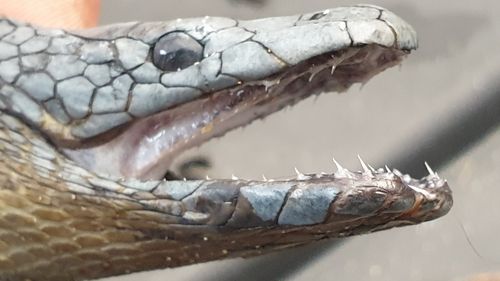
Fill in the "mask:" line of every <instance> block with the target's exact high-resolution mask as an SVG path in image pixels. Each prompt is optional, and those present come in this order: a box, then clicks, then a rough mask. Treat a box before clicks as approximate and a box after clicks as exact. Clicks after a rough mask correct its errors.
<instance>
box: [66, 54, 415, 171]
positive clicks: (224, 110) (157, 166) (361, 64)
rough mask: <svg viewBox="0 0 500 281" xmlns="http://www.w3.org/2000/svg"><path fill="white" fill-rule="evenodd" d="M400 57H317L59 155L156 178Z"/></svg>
mask: <svg viewBox="0 0 500 281" xmlns="http://www.w3.org/2000/svg"><path fill="white" fill-rule="evenodd" d="M404 56H406V52H405V51H402V50H398V49H394V48H386V47H381V46H378V45H366V46H363V47H352V48H348V49H345V50H342V51H337V52H332V53H328V54H323V55H320V56H317V57H314V58H311V59H309V60H306V61H304V62H302V63H300V64H297V65H295V66H292V67H289V68H288V69H286V70H284V71H283V72H281V73H278V74H275V75H272V76H270V77H267V78H266V79H263V80H259V81H251V82H245V83H242V84H241V85H238V86H235V87H232V88H228V89H224V90H220V91H216V92H213V93H210V94H207V95H204V96H202V97H200V98H198V99H195V100H192V101H190V102H187V103H184V104H180V105H178V106H176V107H174V108H171V109H168V110H164V111H162V112H159V113H156V114H154V115H151V116H148V117H144V118H141V119H138V120H136V121H134V122H132V123H130V124H127V125H125V126H123V127H121V128H119V129H117V130H114V131H111V132H109V133H107V134H106V135H104V136H99V137H97V138H94V139H90V140H88V141H86V142H84V143H82V146H81V147H78V148H76V149H75V148H65V149H64V151H65V153H66V154H67V155H68V156H70V157H71V158H72V159H73V160H75V161H77V162H79V163H80V165H83V166H84V167H86V168H88V169H89V170H93V171H99V173H103V174H106V175H112V176H117V177H122V178H136V179H142V180H150V179H161V178H162V177H163V176H164V175H165V172H166V171H167V170H168V169H169V167H170V165H171V163H172V161H173V160H174V158H175V157H176V156H177V155H178V154H180V153H181V152H183V151H185V150H187V149H189V148H192V147H195V146H199V145H200V144H202V143H203V142H206V141H207V140H210V139H212V138H214V137H218V136H222V135H224V134H225V133H226V132H228V131H230V130H232V129H234V128H237V127H241V126H244V125H246V124H249V123H250V122H252V121H253V120H256V119H259V118H263V117H265V116H267V115H269V114H271V113H273V112H275V111H278V110H280V109H281V108H283V107H285V106H288V105H293V104H295V103H297V102H298V101H300V100H302V99H304V98H306V97H309V96H311V95H313V94H320V93H322V92H328V91H336V92H342V91H344V90H346V89H347V88H348V87H349V86H351V85H352V84H353V83H357V82H365V81H366V80H368V79H369V78H371V77H372V76H373V75H375V74H377V73H379V72H381V71H383V70H384V69H386V68H388V67H390V66H393V65H395V64H398V63H399V62H400V61H401V60H402V58H403V57H404Z"/></svg>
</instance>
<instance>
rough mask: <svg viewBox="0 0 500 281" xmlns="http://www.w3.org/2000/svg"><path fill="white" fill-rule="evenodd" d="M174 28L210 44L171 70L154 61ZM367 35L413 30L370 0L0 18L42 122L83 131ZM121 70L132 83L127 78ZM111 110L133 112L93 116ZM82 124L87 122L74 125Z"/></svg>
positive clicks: (9, 53) (375, 40)
mask: <svg viewBox="0 0 500 281" xmlns="http://www.w3.org/2000/svg"><path fill="white" fill-rule="evenodd" d="M318 29H321V30H322V32H321V34H320V35H319V33H317V32H315V30H318ZM171 32H184V33H185V34H187V35H189V36H190V37H191V38H194V39H195V40H197V41H198V42H199V43H200V45H201V46H203V54H204V57H203V58H202V59H201V61H200V62H199V63H195V64H194V65H192V66H190V67H187V68H185V69H182V70H180V71H173V72H169V71H162V70H160V69H158V68H156V66H155V65H154V64H153V63H152V62H151V57H152V55H151V51H152V49H153V47H154V44H155V43H156V41H158V39H159V38H161V37H162V36H163V35H165V34H167V33H171ZM80 35H83V37H80ZM364 44H377V45H380V46H385V47H392V46H397V47H398V48H401V49H404V50H410V49H413V48H414V47H415V46H416V35H415V32H414V31H413V29H412V28H411V27H410V26H409V25H408V24H406V23H405V22H404V21H402V20H401V19H400V18H398V17H397V16H395V15H394V14H392V13H391V12H389V11H387V10H384V9H382V8H379V7H374V6H367V5H363V6H355V7H342V8H335V9H329V10H325V11H321V12H317V13H309V14H303V15H296V16H289V17H280V18H268V19H257V20H247V21H236V20H233V19H227V18H217V17H205V18H194V19H180V20H174V21H170V22H153V23H128V24H117V25H113V26H111V27H101V28H96V29H93V30H89V31H81V32H78V34H76V33H75V34H72V33H69V32H66V31H62V30H47V29H36V28H34V27H31V26H29V25H25V24H22V23H17V22H13V21H10V20H8V19H0V66H1V67H0V78H1V79H2V81H5V83H9V84H14V85H20V87H21V85H22V88H21V89H22V91H23V92H25V93H26V94H27V96H29V97H32V98H33V99H34V102H36V103H38V104H40V108H39V110H41V111H42V112H44V113H47V114H38V116H40V118H45V119H46V118H48V117H49V116H50V117H51V118H50V119H51V121H49V123H50V125H45V126H43V127H42V128H41V130H42V131H44V132H46V133H48V134H50V135H52V136H55V137H56V138H58V139H63V140H77V139H86V138H91V137H94V136H96V135H99V134H100V133H102V132H105V131H107V130H110V129H112V128H114V127H116V126H119V125H122V124H123V123H120V122H124V123H125V122H129V121H130V120H133V119H134V118H137V117H142V116H147V115H151V114H153V113H155V112H157V111H158V110H164V109H167V108H169V107H172V106H175V105H177V104H179V103H182V102H186V101H189V100H192V99H195V98H197V97H199V96H200V95H203V94H206V93H210V92H212V91H217V90H222V89H225V88H230V87H237V86H238V85H239V83H241V81H258V80H262V79H266V78H268V77H270V76H271V75H275V74H277V73H279V72H282V71H284V70H286V69H288V68H290V67H291V66H293V65H296V64H299V63H301V62H303V61H305V60H307V59H310V58H312V57H315V56H317V55H321V54H324V53H327V52H334V51H339V50H343V49H345V48H348V47H350V46H361V45H364ZM290 46H294V48H290ZM21 70H23V71H30V73H31V75H33V77H34V78H36V79H38V81H37V83H36V84H37V85H38V87H33V85H30V84H29V82H28V83H27V82H26V81H23V79H24V80H26V79H27V77H25V78H22V79H20V78H19V76H20V74H22V73H21ZM123 75H127V77H130V78H131V80H132V82H127V83H123V82H120V79H122V77H123ZM16 80H20V82H19V81H18V83H14V82H16ZM117 81H118V82H117ZM117 83H118V84H121V85H118V86H117V85H116V84H117ZM32 84H34V82H32ZM155 90H158V91H159V92H158V93H156V94H154V91H155ZM51 92H52V93H53V94H50V93H51ZM129 93H130V94H129ZM145 93H153V94H151V97H150V96H149V95H146V94H145ZM146 96H147V98H145V97H146ZM48 99H50V100H48ZM151 100H154V102H151ZM4 103H5V101H4ZM91 103H92V104H91ZM104 113H106V114H107V113H117V114H118V113H122V114H121V115H119V116H125V114H128V115H130V116H131V117H132V119H129V118H117V119H115V121H116V122H109V123H108V125H103V124H101V125H99V126H96V124H92V122H95V120H96V118H95V117H93V115H94V114H97V115H99V114H104ZM42 116H43V117H42ZM114 116H117V115H114ZM33 117H34V116H33V115H32V116H31V118H33ZM41 121H42V120H30V122H34V123H37V124H39V123H42V122H41ZM46 121H47V120H46ZM49 123H47V124H49ZM85 123H89V124H88V125H83V124H85ZM82 126H84V127H86V129H85V130H83V131H82V130H81V129H76V127H78V128H82ZM106 126H107V127H106ZM68 128H70V129H69V133H68ZM92 128H94V129H92Z"/></svg>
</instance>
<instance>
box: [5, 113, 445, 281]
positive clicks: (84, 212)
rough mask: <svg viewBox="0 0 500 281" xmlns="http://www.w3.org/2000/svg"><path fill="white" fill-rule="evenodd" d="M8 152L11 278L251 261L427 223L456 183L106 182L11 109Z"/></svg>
mask: <svg viewBox="0 0 500 281" xmlns="http://www.w3.org/2000/svg"><path fill="white" fill-rule="evenodd" d="M0 154H1V157H0V184H1V186H0V187H1V188H0V204H1V206H2V208H1V212H0V230H1V231H0V246H1V247H2V252H1V253H0V272H1V273H2V276H4V277H6V278H8V279H9V278H10V279H9V280H24V279H26V278H28V279H32V280H83V279H88V278H97V277H103V276H109V275H115V274H123V273H126V272H134V271H138V270H147V269H153V268H162V267H174V266H180V265H186V264H191V263H194V262H202V261H208V260H213V259H220V258H224V257H227V256H235V255H236V256H251V255H257V254H262V253H265V252H268V251H272V250H273V249H275V248H284V247H287V245H288V246H290V247H291V246H296V245H299V244H302V243H307V242H308V241H309V240H310V239H324V238H328V237H343V236H348V235H354V234H358V233H365V232H369V231H372V230H374V229H377V230H380V229H384V228H388V227H393V226H397V225H407V224H413V223H419V222H421V221H423V220H429V219H433V218H436V217H439V216H441V215H443V214H444V213H446V212H447V211H448V210H449V208H450V207H451V197H450V191H449V189H448V187H447V185H446V183H445V182H444V181H443V180H440V179H438V178H436V177H432V176H429V177H427V178H425V179H422V180H420V181H417V180H413V179H411V178H408V177H403V176H402V177H399V176H397V175H396V174H394V173H375V174H374V175H372V176H368V175H367V174H364V173H351V172H347V173H349V178H343V177H339V176H336V175H328V174H322V175H306V176H304V177H303V178H302V179H300V180H299V179H289V180H280V181H269V182H266V181H246V180H208V181H170V182H169V181H151V182H141V181H123V180H118V179H113V178H105V177H102V176H99V175H96V174H93V173H91V172H88V171H86V170H84V169H81V168H80V167H78V166H76V164H75V163H72V162H71V161H69V160H67V159H66V158H65V157H64V156H62V155H60V154H59V153H58V152H56V151H55V150H54V149H53V148H51V146H50V145H49V144H47V143H46V142H45V140H44V139H43V138H42V137H41V136H40V135H38V134H37V133H35V132H33V131H32V130H31V129H30V128H29V127H27V126H25V125H24V124H23V123H22V122H21V121H19V119H17V118H14V117H11V116H9V115H5V114H3V113H0ZM342 174H346V171H343V172H342ZM403 178H405V179H403ZM409 185H415V186H418V187H420V188H422V189H425V190H427V192H428V194H425V193H419V192H416V191H415V190H414V189H412V188H410V187H409ZM353 194H357V196H355V197H353ZM373 194H383V196H378V197H377V198H378V199H376V200H375V201H374V203H370V202H368V203H365V204H364V205H363V206H365V207H360V206H359V204H360V202H361V201H362V200H361V199H362V196H365V197H366V198H370V196H372V195H373ZM365 201H366V199H365ZM353 206H357V207H356V208H353ZM350 210H356V213H353V212H351V211H350ZM396 210H397V211H396ZM410 210H411V212H410ZM403 213H405V215H402V214H403ZM386 224H387V225H386ZM347 225H348V226H349V228H345V227H344V226H347ZM313 237H316V238H313ZM283 239H285V240H283ZM232 241H238V243H236V244H235V243H232ZM284 241H286V242H284ZM40 276H43V277H42V278H40Z"/></svg>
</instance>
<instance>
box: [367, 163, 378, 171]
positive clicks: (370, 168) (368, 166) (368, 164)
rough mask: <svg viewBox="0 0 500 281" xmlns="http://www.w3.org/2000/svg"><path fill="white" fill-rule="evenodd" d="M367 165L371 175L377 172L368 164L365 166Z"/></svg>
mask: <svg viewBox="0 0 500 281" xmlns="http://www.w3.org/2000/svg"><path fill="white" fill-rule="evenodd" d="M366 165H368V168H370V170H371V171H372V172H373V173H376V172H377V171H376V170H375V168H373V167H372V165H370V164H366Z"/></svg>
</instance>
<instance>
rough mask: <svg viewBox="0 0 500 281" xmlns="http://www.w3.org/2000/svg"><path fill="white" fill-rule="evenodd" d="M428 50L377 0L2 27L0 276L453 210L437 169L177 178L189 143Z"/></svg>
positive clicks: (157, 264)
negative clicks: (242, 14) (88, 24)
mask: <svg viewBox="0 0 500 281" xmlns="http://www.w3.org/2000/svg"><path fill="white" fill-rule="evenodd" d="M414 48H416V35H415V32H414V31H413V29H412V28H411V27H410V26H409V25H408V24H406V23H405V22H404V21H402V20H401V19H400V18H398V17H397V16H395V15H394V14H392V13H391V12H389V11H387V10H385V9H382V8H379V7H375V6H367V5H359V6H353V7H343V8H335V9H330V10H325V11H321V12H317V13H310V14H302V15H297V16H289V17H280V18H267V19H258V20H252V21H237V20H233V19H227V18H211V17H205V18H197V19H182V20H176V21H171V22H154V23H127V24H118V25H113V26H106V27H100V28H97V29H93V30H86V31H78V32H68V31H63V30H47V29H42V28H36V27H33V26H30V25H28V24H24V23H19V22H15V21H13V20H10V19H7V18H3V19H0V154H1V157H0V279H1V280H85V279H93V278H99V277H105V276H112V275H120V274H127V273H130V272H137V271H144V270H151V269H158V268H166V267H176V266H182V265H187V264H193V263H199V262H205V261H210V260H216V259H223V258H230V257H248V256H254V255H261V254H264V253H267V252H270V251H275V250H279V249H284V248H289V247H295V246H299V245H304V244H308V243H310V242H313V241H317V240H321V239H327V238H331V237H345V236H350V235H356V234H363V233H369V232H373V231H378V230H383V229H388V228H392V227H396V226H403V225H411V224H417V223H420V222H423V221H427V220H431V219H435V218H438V217H440V216H442V215H444V214H446V213H447V212H448V211H449V209H450V208H451V206H452V197H451V191H450V189H449V187H448V185H447V183H446V181H445V180H443V179H441V178H439V177H438V176H437V174H436V173H434V172H432V170H430V174H429V176H427V177H424V178H422V179H420V180H417V179H413V178H411V177H410V176H408V175H403V174H402V173H400V172H399V171H397V170H390V169H385V170H384V169H378V170H375V169H373V168H371V167H369V166H368V165H366V164H364V163H363V162H362V167H363V170H362V171H360V172H351V171H348V170H346V169H345V168H343V167H341V166H340V165H338V166H337V167H338V169H337V171H336V172H335V173H332V174H324V173H321V174H307V175H305V174H301V173H298V174H297V176H296V177H293V178H290V179H282V180H260V181H258V180H243V179H237V178H233V179H215V180H211V179H207V180H194V179H193V180H189V179H188V180H186V179H184V180H183V179H177V180H165V179H163V175H164V174H165V171H166V170H167V169H168V168H169V166H170V163H171V161H172V158H173V157H174V156H175V155H177V154H178V153H180V152H182V151H183V150H185V149H187V148H189V147H192V146H196V145H198V144H199V143H201V142H203V141H205V140H207V139H210V138H213V137H217V136H221V135H223V134H224V133H225V132H226V131H228V130H230V129H232V128H235V127H239V126H242V125H245V124H247V123H249V122H251V121H252V120H255V119H257V118H262V117H264V116H266V115H268V114H270V113H272V112H274V111H277V110H279V109H281V108H283V107H284V106H287V105H291V104H294V103H296V102H298V101H299V100H301V99H304V98H305V97H308V96H310V95H312V94H319V93H321V92H326V91H343V90H345V89H347V88H348V87H349V86H350V85H351V84H353V83H358V82H364V81H366V80H367V79H369V78H371V77H372V76H373V75H374V74H376V73H378V72H380V71H382V70H384V69H386V68H388V67H390V66H393V65H395V64H398V63H399V62H400V60H401V59H402V58H403V57H405V56H406V54H407V53H409V51H410V50H412V49H414Z"/></svg>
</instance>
